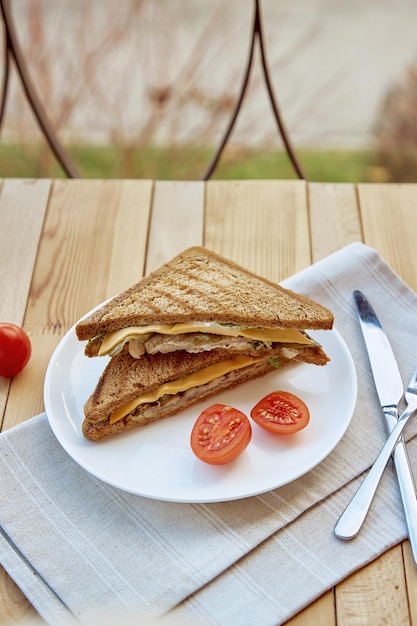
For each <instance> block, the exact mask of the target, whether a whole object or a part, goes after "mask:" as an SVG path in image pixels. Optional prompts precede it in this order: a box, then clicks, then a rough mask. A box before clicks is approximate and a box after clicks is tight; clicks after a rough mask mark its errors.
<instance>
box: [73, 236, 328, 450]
mask: <svg viewBox="0 0 417 626" xmlns="http://www.w3.org/2000/svg"><path fill="white" fill-rule="evenodd" d="M332 326H333V315H332V313H331V312H330V311H329V310H328V309H327V308H326V307H324V306H322V305H320V304H318V303H317V302H314V301H313V300H311V299H310V298H307V297H306V296H304V295H301V294H297V293H295V292H293V291H290V290H288V289H284V288H283V287H281V286H280V285H279V284H277V283H273V282H272V281H269V280H267V279H265V278H262V277H260V276H258V275H257V274H255V273H253V272H251V271H249V270H247V269H244V268H243V267H241V266H239V265H238V264H236V263H234V262H232V261H230V260H228V259H225V258H223V257H221V256H220V255H218V254H216V253H214V252H211V251H210V250H208V249H206V248H202V247H193V248H189V249H188V250H186V251H184V252H183V253H181V254H179V255H178V256H176V257H175V258H174V259H173V260H172V261H170V262H168V263H166V264H165V265H163V266H162V267H161V268H159V269H158V270H155V271H154V272H152V273H151V274H149V276H147V277H145V278H143V279H142V280H141V281H140V282H139V283H137V284H136V285H134V286H132V287H131V288H129V289H127V290H126V291H124V292H123V293H121V294H119V295H117V296H116V297H114V298H113V299H111V300H110V301H108V302H107V303H105V304H104V305H103V306H101V307H99V308H98V309H96V310H95V311H94V312H93V313H92V314H90V315H88V316H87V317H85V318H84V319H83V320H81V321H80V322H79V323H78V324H77V325H76V334H77V337H78V339H79V340H80V341H85V342H86V344H85V348H84V351H85V354H86V356H88V357H91V358H96V357H102V356H106V357H107V359H108V363H107V365H106V367H105V369H104V371H103V373H102V375H101V377H100V379H99V381H98V383H97V385H96V388H95V389H94V390H93V392H92V394H91V396H90V398H89V399H88V400H87V402H86V404H85V407H84V413H85V420H84V423H83V433H84V435H85V436H86V437H87V438H89V439H92V440H100V439H104V438H107V437H110V436H113V435H115V434H117V433H120V432H124V431H126V430H129V429H130V428H134V427H138V426H142V425H145V424H147V423H149V422H152V421H155V420H157V419H160V418H163V417H168V416H172V415H174V414H175V413H178V412H179V411H181V410H183V409H184V408H186V407H188V406H190V405H192V404H194V403H196V402H198V401H200V400H203V399H205V398H208V397H210V396H212V395H215V394H216V393H219V392H220V391H223V390H226V389H231V388H232V387H234V386H236V385H238V384H241V383H243V382H245V381H248V380H251V379H253V378H256V377H259V376H262V375H265V374H267V373H268V372H271V371H273V370H274V368H277V367H283V366H285V365H288V364H291V363H297V362H305V363H311V364H314V365H325V364H326V363H327V362H328V360H329V359H328V356H327V355H326V353H325V352H324V350H323V348H322V347H321V346H320V345H319V344H318V343H317V341H314V340H313V339H312V338H311V337H309V335H308V332H307V331H309V330H330V329H331V328H332Z"/></svg>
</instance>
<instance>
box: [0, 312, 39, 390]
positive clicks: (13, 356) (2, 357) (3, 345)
mask: <svg viewBox="0 0 417 626" xmlns="http://www.w3.org/2000/svg"><path fill="white" fill-rule="evenodd" d="M31 354H32V346H31V343H30V339H29V337H28V336H27V334H26V333H25V331H24V330H23V328H20V326H16V324H10V323H9V322H3V323H0V376H5V377H7V378H9V377H10V376H16V374H18V373H19V372H21V371H22V369H23V368H24V367H25V365H26V364H27V362H28V361H29V359H30V355H31Z"/></svg>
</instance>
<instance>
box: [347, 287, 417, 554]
mask: <svg viewBox="0 0 417 626" xmlns="http://www.w3.org/2000/svg"><path fill="white" fill-rule="evenodd" d="M353 297H354V300H355V303H356V308H357V310H358V315H359V320H360V325H361V330H362V334H363V338H364V340H365V345H366V349H367V351H368V356H369V361H370V364H371V369H372V374H373V377H374V381H375V387H376V390H377V393H378V397H379V401H380V404H381V408H382V411H383V413H384V416H385V421H386V424H387V427H388V431H389V432H391V431H392V429H393V428H394V426H395V424H396V422H397V419H398V405H399V402H400V400H401V398H402V396H403V391H404V388H403V382H402V379H401V375H400V371H399V369H398V365H397V361H396V359H395V356H394V353H393V351H392V348H391V345H390V343H389V340H388V338H387V336H386V335H385V332H384V330H383V328H382V326H381V324H380V322H379V320H378V318H377V316H376V314H375V312H374V310H373V308H372V306H371V305H370V304H369V302H368V300H367V298H366V297H365V296H364V294H363V293H362V292H360V291H355V292H354V293H353ZM393 458H394V464H395V469H396V473H397V478H398V483H399V486H400V492H401V497H402V501H403V506H404V512H405V517H406V522H407V527H408V536H409V540H410V545H411V550H412V553H413V558H414V561H415V563H416V564H417V497H416V487H415V483H414V479H413V474H412V472H411V468H410V463H409V460H408V454H407V448H406V446H405V442H404V439H403V438H402V437H401V439H400V440H399V443H398V445H397V446H396V447H395V449H394V453H393Z"/></svg>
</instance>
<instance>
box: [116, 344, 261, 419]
mask: <svg viewBox="0 0 417 626" xmlns="http://www.w3.org/2000/svg"><path fill="white" fill-rule="evenodd" d="M263 360H264V359H263V358H262V359H257V358H254V357H250V356H238V357H235V358H234V359H229V360H227V361H222V362H221V363H215V364H214V365H209V366H208V367H205V368H203V369H202V370H199V371H197V372H193V373H192V374H189V375H188V376H185V378H181V379H179V380H173V381H170V382H168V383H163V384H162V385H160V386H159V387H156V388H155V389H152V391H149V392H147V393H144V394H142V395H141V396H139V397H138V398H135V399H134V400H131V401H130V402H127V403H126V404H124V405H123V406H121V407H119V408H117V409H115V410H114V411H113V413H112V414H111V416H110V424H114V423H115V422H118V421H119V420H121V419H122V418H123V417H125V415H127V414H128V413H130V412H131V411H133V410H134V409H136V407H138V406H139V405H141V404H145V403H147V402H156V401H157V400H159V398H161V397H162V396H164V395H165V394H169V395H175V394H176V393H179V392H181V391H187V389H191V388H192V387H198V386H199V385H204V384H206V383H209V382H211V381H212V380H214V379H215V378H220V376H223V375H224V374H228V373H229V372H233V371H234V370H238V369H241V368H242V367H247V366H248V365H252V364H253V363H258V362H259V361H263Z"/></svg>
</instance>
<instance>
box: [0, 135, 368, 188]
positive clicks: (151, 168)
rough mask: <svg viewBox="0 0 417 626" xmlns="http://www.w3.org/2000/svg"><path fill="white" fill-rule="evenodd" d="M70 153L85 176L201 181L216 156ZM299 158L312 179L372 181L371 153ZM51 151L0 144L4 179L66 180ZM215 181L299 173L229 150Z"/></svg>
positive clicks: (306, 153)
mask: <svg viewBox="0 0 417 626" xmlns="http://www.w3.org/2000/svg"><path fill="white" fill-rule="evenodd" d="M68 153H69V154H70V156H71V158H72V159H73V161H74V163H75V164H76V166H77V168H78V169H79V171H80V174H81V176H82V177H83V178H152V179H159V180H198V179H199V178H201V177H202V176H203V174H204V172H205V170H206V168H207V167H208V164H209V162H210V160H211V158H212V154H213V152H212V151H211V150H210V149H207V148H197V147H196V148H193V147H184V148H166V149H161V148H148V147H147V148H136V147H132V146H73V147H70V148H68ZM297 156H298V159H299V161H300V163H301V165H302V167H303V168H304V171H305V172H306V176H307V178H308V179H309V180H311V181H320V182H365V181H367V180H371V179H372V171H373V157H372V154H371V153H370V152H366V151H357V150H355V151H353V150H321V151H314V150H299V151H297ZM63 176H64V173H63V171H62V170H61V168H60V167H59V165H57V163H56V161H55V159H54V157H53V155H51V153H50V152H49V150H48V149H47V148H45V147H44V146H43V147H42V146H39V145H33V144H29V145H25V146H23V145H4V144H3V145H0V177H3V178H41V177H52V178H60V177H63ZM213 178H220V179H274V178H280V179H292V178H296V174H295V172H294V169H293V167H292V165H291V163H290V161H289V159H288V157H287V155H286V154H285V153H284V152H272V151H262V150H258V151H250V150H237V149H231V148H228V149H227V150H226V152H225V154H224V155H223V157H222V159H221V161H220V163H219V165H218V167H217V169H216V171H215V174H214V176H213Z"/></svg>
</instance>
